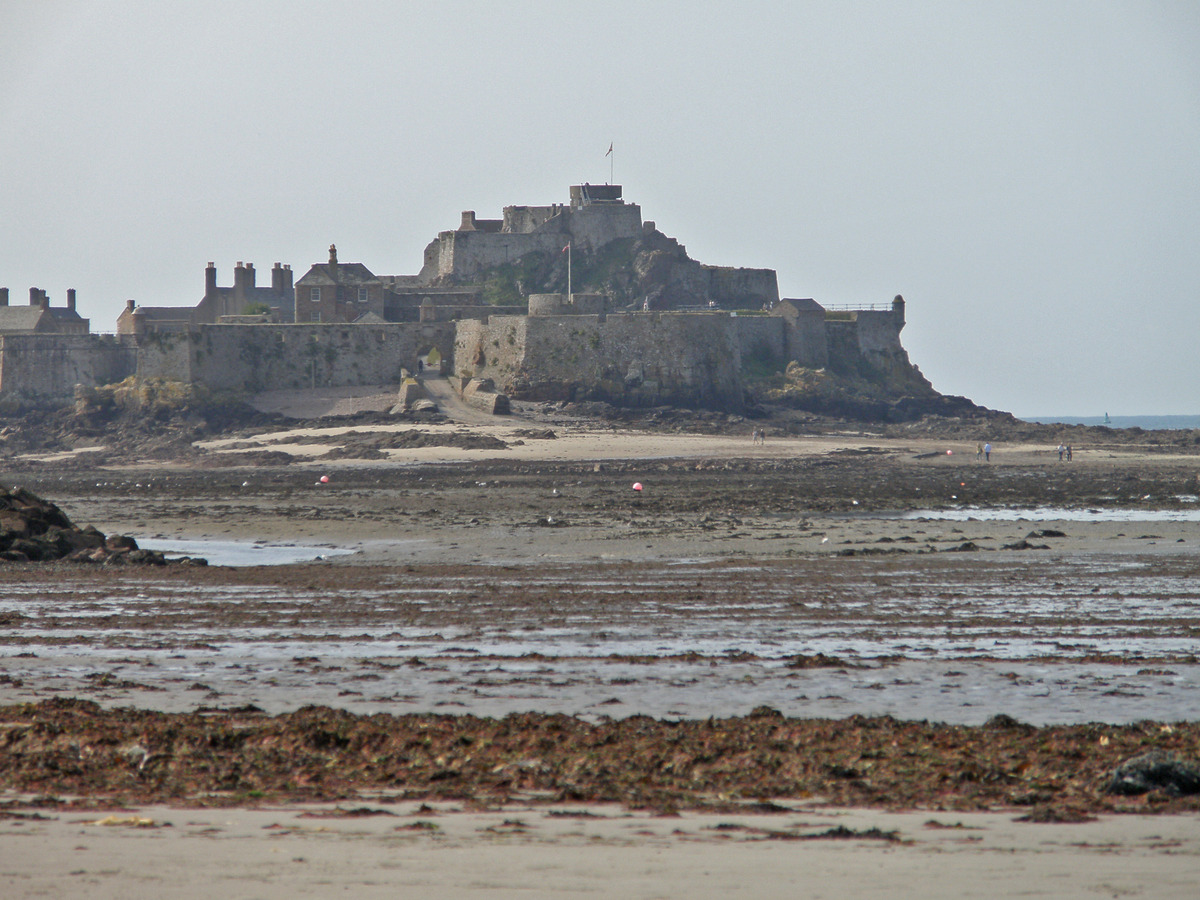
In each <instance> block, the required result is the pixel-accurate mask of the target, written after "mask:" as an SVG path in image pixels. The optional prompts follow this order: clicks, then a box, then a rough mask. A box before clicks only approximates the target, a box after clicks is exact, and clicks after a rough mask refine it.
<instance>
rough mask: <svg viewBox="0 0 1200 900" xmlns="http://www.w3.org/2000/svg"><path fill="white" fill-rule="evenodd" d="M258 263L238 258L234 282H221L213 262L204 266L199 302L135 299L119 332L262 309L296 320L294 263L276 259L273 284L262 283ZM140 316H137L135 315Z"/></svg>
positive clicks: (174, 327) (179, 326)
mask: <svg viewBox="0 0 1200 900" xmlns="http://www.w3.org/2000/svg"><path fill="white" fill-rule="evenodd" d="M256 282H257V273H256V272H255V270H254V263H244V264H243V263H242V262H241V261H240V260H239V261H238V264H237V266H236V267H235V268H234V270H233V284H232V285H231V286H230V287H221V286H219V285H218V284H217V267H216V264H214V263H212V262H210V263H209V264H208V266H207V267H206V268H205V270H204V297H203V298H201V300H200V302H199V303H197V304H196V305H195V306H136V305H135V304H134V302H133V301H132V300H130V301H128V302H127V303H126V305H125V310H124V311H123V312H122V313H121V315H120V316H118V317H117V333H118V334H134V333H135V331H136V329H138V328H141V329H143V330H148V331H159V332H164V331H168V332H169V331H187V330H188V328H190V327H192V326H193V325H213V324H216V323H217V322H220V321H221V320H222V319H223V318H225V317H228V316H244V315H246V314H247V313H248V312H256V313H262V312H263V311H264V310H269V312H268V313H267V315H269V316H270V317H271V318H273V319H275V320H276V321H283V322H290V321H292V310H293V309H294V308H295V295H294V293H293V289H292V267H291V266H285V265H282V264H280V263H275V265H274V267H273V268H272V269H271V286H270V287H259V286H258V285H257V283H256ZM135 316H137V318H134V317H135Z"/></svg>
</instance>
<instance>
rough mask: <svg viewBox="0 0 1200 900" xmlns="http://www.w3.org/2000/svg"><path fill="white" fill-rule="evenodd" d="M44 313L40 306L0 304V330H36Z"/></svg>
mask: <svg viewBox="0 0 1200 900" xmlns="http://www.w3.org/2000/svg"><path fill="white" fill-rule="evenodd" d="M45 314H46V310H45V309H44V308H43V307H41V306H0V331H9V332H11V331H36V330H37V327H38V324H39V323H40V322H41V321H42V316H44V315H45Z"/></svg>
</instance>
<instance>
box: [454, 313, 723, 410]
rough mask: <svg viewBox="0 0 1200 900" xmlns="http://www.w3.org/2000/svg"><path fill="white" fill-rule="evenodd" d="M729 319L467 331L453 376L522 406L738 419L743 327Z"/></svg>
mask: <svg viewBox="0 0 1200 900" xmlns="http://www.w3.org/2000/svg"><path fill="white" fill-rule="evenodd" d="M734 322H735V320H734V319H733V318H731V317H730V316H729V315H728V314H719V313H714V314H704V313H656V312H650V313H622V314H617V315H609V316H606V317H601V316H539V317H533V316H530V317H524V316H513V317H504V316H494V317H492V318H491V319H490V320H489V321H488V322H486V323H484V322H478V323H471V324H468V323H461V324H462V327H460V331H459V334H458V339H457V341H456V344H455V373H456V374H458V375H460V376H463V377H470V378H476V377H478V378H491V379H492V380H493V381H495V382H496V386H497V388H498V389H499V390H501V391H504V392H505V393H508V394H510V395H511V396H513V397H514V398H516V399H531V400H589V399H595V400H608V401H610V402H614V403H620V404H624V405H629V406H656V405H661V404H680V405H688V406H704V407H713V408H723V409H740V408H741V406H742V402H743V400H742V382H741V378H740V374H739V365H740V353H739V344H738V337H737V335H738V327H737V325H736V324H734Z"/></svg>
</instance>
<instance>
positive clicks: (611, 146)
mask: <svg viewBox="0 0 1200 900" xmlns="http://www.w3.org/2000/svg"><path fill="white" fill-rule="evenodd" d="M612 148H613V145H612V144H609V145H608V153H612ZM608 153H605V154H604V155H605V156H608Z"/></svg>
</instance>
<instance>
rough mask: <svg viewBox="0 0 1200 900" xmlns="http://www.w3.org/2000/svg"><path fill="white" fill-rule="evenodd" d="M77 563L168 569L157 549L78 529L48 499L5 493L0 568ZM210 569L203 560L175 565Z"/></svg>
mask: <svg viewBox="0 0 1200 900" xmlns="http://www.w3.org/2000/svg"><path fill="white" fill-rule="evenodd" d="M59 559H66V560H71V561H73V562H82V563H101V564H105V565H114V564H115V565H121V564H126V563H134V564H142V565H155V566H162V565H166V564H167V562H168V560H167V559H166V558H165V557H164V556H163V555H162V553H160V552H158V551H157V550H143V549H141V548H139V547H138V545H137V541H135V540H134V539H133V538H131V537H128V536H126V535H119V534H114V535H108V536H105V534H104V533H103V532H101V531H99V530H98V529H96V528H94V527H92V526H91V525H88V526H87V527H85V528H79V527H77V526H76V525H74V524H72V522H71V520H70V519H68V518H67V516H66V514H65V513H63V511H62V510H61V509H59V508H58V507H57V506H55V505H54V504H53V503H51V502H50V501H48V500H43V499H42V498H41V497H38V496H37V495H36V494H33V493H31V492H29V491H27V490H24V489H23V488H14V489H12V490H8V489H5V488H0V566H4V565H8V564H11V563H36V562H52V561H54V560H59ZM172 562H177V563H180V564H190V565H205V564H206V563H205V561H204V560H202V559H190V558H185V559H182V560H172Z"/></svg>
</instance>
